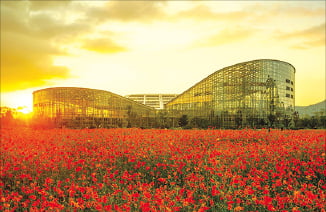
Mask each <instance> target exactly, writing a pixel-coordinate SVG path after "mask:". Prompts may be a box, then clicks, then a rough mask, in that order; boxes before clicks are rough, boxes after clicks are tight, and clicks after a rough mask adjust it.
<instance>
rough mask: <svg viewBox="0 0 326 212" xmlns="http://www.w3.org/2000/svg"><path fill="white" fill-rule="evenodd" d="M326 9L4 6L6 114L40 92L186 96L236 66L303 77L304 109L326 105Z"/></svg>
mask: <svg viewBox="0 0 326 212" xmlns="http://www.w3.org/2000/svg"><path fill="white" fill-rule="evenodd" d="M325 4H326V3H325V1H244V0H243V1H200V0H197V1H62V0H61V1H1V106H8V107H19V106H21V107H26V108H29V109H30V110H31V108H32V93H33V91H36V90H39V89H43V88H48V87H61V86H67V87H85V88H93V89H101V90H107V91H110V92H113V93H116V94H119V95H128V94H138V93H177V94H178V93H182V92H183V91H185V90H187V89H188V88H190V87H191V86H192V85H194V84H195V83H197V82H199V81H201V80H202V79H203V78H205V77H207V76H208V75H210V74H212V73H214V72H215V71H217V70H219V69H221V68H224V67H226V66H230V65H234V64H236V63H241V62H245V61H250V60H255V59H276V60H282V61H286V62H289V63H291V64H292V65H293V66H294V67H295V68H296V87H295V90H296V93H295V94H296V105H297V106H306V105H311V104H315V103H317V102H320V101H323V100H324V99H325V70H326V69H325V58H326V55H325V54H326V53H325V52H326V51H325Z"/></svg>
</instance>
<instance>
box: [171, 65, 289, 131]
mask: <svg viewBox="0 0 326 212" xmlns="http://www.w3.org/2000/svg"><path fill="white" fill-rule="evenodd" d="M294 93H295V68H294V67H293V66H292V65H291V64H289V63H286V62H283V61H278V60H269V59H262V60H254V61H249V62H244V63H239V64H236V65H232V66H229V67H226V68H223V69H221V70H218V71H216V72H215V73H213V74H211V75H209V76H208V77H206V78H205V79H203V80H202V81H200V82H199V83H197V84H195V85H194V86H192V87H191V88H189V89H188V90H186V91H185V92H183V93H182V94H180V95H179V96H178V97H177V98H175V99H173V100H171V101H170V102H168V103H167V104H166V109H167V110H168V113H169V116H171V117H173V119H174V121H173V123H174V125H175V126H177V124H178V121H177V120H178V118H179V117H181V116H182V115H187V117H188V118H189V120H195V121H194V122H196V121H201V122H202V121H203V120H204V121H205V123H207V124H208V125H212V126H218V127H225V128H230V127H231V128H236V127H244V126H248V127H263V126H276V125H278V126H282V124H284V123H285V124H288V123H286V122H287V121H288V120H290V118H289V117H291V115H292V113H293V112H294V106H295V95H294Z"/></svg>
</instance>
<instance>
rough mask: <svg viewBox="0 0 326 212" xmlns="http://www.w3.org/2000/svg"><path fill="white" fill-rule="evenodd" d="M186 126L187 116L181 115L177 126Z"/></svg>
mask: <svg viewBox="0 0 326 212" xmlns="http://www.w3.org/2000/svg"><path fill="white" fill-rule="evenodd" d="M187 124H188V116H187V115H182V116H181V117H180V118H179V126H180V127H185V126H186V125H187Z"/></svg>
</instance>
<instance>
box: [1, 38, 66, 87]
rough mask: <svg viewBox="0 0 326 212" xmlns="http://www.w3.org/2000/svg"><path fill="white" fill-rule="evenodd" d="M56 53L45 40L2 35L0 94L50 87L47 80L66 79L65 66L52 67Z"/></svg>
mask: <svg viewBox="0 0 326 212" xmlns="http://www.w3.org/2000/svg"><path fill="white" fill-rule="evenodd" d="M58 53H59V51H58V50H57V49H55V48H52V47H51V46H49V45H48V44H47V43H46V41H42V40H36V39H33V38H30V37H28V36H24V35H17V34H13V33H3V34H2V36H1V92H9V91H15V90H20V89H27V88H30V87H36V86H42V85H49V82H48V80H50V79H54V78H67V77H69V76H70V75H69V71H68V69H67V68H66V67H60V66H53V65H52V58H51V55H53V54H58Z"/></svg>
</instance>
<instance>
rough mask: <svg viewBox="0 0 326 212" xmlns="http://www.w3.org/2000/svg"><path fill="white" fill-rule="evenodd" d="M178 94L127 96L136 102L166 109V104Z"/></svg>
mask: <svg viewBox="0 0 326 212" xmlns="http://www.w3.org/2000/svg"><path fill="white" fill-rule="evenodd" d="M176 96H178V94H130V95H127V96H126V97H127V98H128V99H132V100H134V101H136V102H139V103H142V104H144V105H147V106H151V107H153V108H155V109H158V110H161V109H164V105H165V104H166V103H168V102H169V101H170V100H171V99H173V98H175V97H176Z"/></svg>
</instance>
